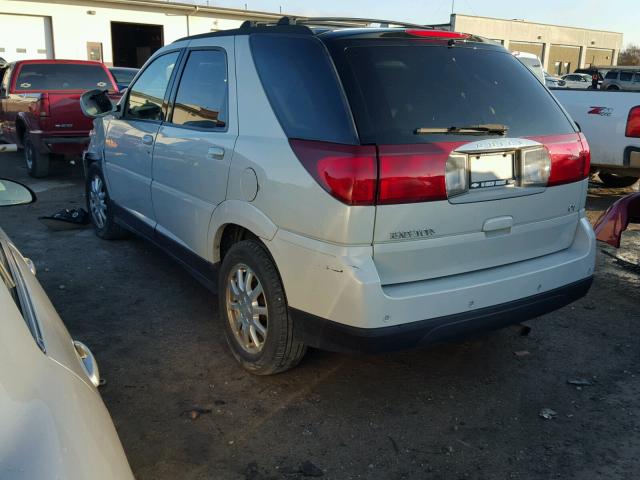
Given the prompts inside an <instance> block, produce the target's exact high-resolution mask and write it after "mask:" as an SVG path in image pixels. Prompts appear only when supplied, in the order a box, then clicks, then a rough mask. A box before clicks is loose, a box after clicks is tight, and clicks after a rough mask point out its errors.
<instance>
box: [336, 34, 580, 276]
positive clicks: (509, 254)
mask: <svg viewBox="0 0 640 480" xmlns="http://www.w3.org/2000/svg"><path fill="white" fill-rule="evenodd" d="M425 34H426V35H428V33H427V32H425ZM331 50H332V53H333V56H334V59H335V60H336V64H337V68H338V71H339V72H340V75H341V77H342V80H343V84H344V86H345V90H346V93H347V97H348V98H349V102H350V104H351V108H352V111H353V113H354V117H355V121H356V124H357V127H358V132H359V135H360V140H361V142H362V143H364V144H375V145H376V146H377V149H378V163H379V172H378V175H379V186H378V198H377V207H376V220H375V230H374V238H373V247H374V261H375V263H376V266H377V268H378V272H379V274H380V278H381V280H382V283H383V284H393V283H400V282H411V281H418V280H425V279H431V278H439V277H445V276H450V275H456V274H459V273H466V272H470V271H474V270H480V269H487V268H491V267H496V266H499V265H504V264H508V263H512V262H518V261H522V260H526V259H529V258H533V257H538V256H542V255H546V254H549V253H552V252H556V251H559V250H562V249H565V248H567V247H569V245H571V243H572V241H573V238H574V234H575V230H576V226H577V222H578V217H579V214H578V210H579V209H580V208H581V207H580V205H581V203H582V199H583V197H584V193H583V183H584V182H580V181H579V180H582V179H583V178H584V165H585V164H584V158H581V157H580V155H581V151H582V145H581V142H580V137H579V136H578V134H577V133H576V131H575V129H574V127H573V124H572V123H571V122H570V120H569V119H568V118H567V117H566V116H565V115H564V113H563V112H562V110H561V109H560V107H559V106H558V104H557V103H556V102H555V101H554V99H553V97H552V96H551V94H550V93H549V92H548V91H547V90H546V89H545V88H544V87H543V86H542V85H540V83H539V82H538V81H537V80H536V78H535V77H534V75H533V74H532V73H531V72H530V71H529V70H528V69H527V68H526V67H525V66H524V65H522V64H521V63H520V62H518V61H517V60H516V59H514V58H513V56H512V55H510V54H509V53H508V52H507V51H505V50H503V49H498V48H495V47H493V46H487V45H484V44H482V43H480V42H478V43H474V44H472V45H467V44H465V43H463V42H458V43H457V44H449V43H448V42H447V41H446V40H445V41H442V39H439V40H437V41H429V40H427V39H426V38H425V37H421V38H416V39H406V40H397V39H395V40H386V39H376V40H372V39H362V40H343V41H341V42H337V43H336V44H333V45H332V46H331ZM482 125H485V126H489V127H491V126H494V128H497V129H498V132H496V133H495V134H487V133H482V132H474V131H472V130H471V131H469V132H468V133H465V134H462V133H461V134H450V133H445V132H446V130H447V129H449V128H450V127H454V126H455V127H474V126H482ZM500 126H504V127H505V128H506V132H505V133H504V134H500V132H499V128H498V127H500ZM529 151H531V152H532V153H531V156H529V154H528V153H527V154H525V152H529ZM536 152H537V153H536ZM545 152H550V153H551V157H553V158H555V160H554V162H555V161H557V162H558V164H557V165H555V163H554V165H552V166H551V178H550V179H549V182H550V184H551V183H556V184H558V186H553V187H549V186H547V182H546V178H544V176H545V175H548V174H549V170H548V165H549V163H550V162H551V160H550V159H549V158H548V157H549V156H548V155H547V160H548V161H547V163H546V164H545V160H544V155H546V153H545ZM525 155H526V159H527V160H526V161H525ZM538 160H540V162H538ZM533 165H538V166H540V165H542V167H540V168H539V169H538V170H535V168H538V167H533V169H531V168H532V167H531V166H533ZM545 165H547V166H546V167H545ZM545 168H546V170H545ZM525 171H526V172H527V173H526V175H525V173H524V172H525ZM531 175H532V176H531ZM530 176H531V177H530ZM536 176H537V177H540V178H537V177H536ZM534 177H535V178H534ZM525 178H528V179H529V180H527V181H526V182H525ZM560 184H562V185H560ZM455 189H458V190H455Z"/></svg>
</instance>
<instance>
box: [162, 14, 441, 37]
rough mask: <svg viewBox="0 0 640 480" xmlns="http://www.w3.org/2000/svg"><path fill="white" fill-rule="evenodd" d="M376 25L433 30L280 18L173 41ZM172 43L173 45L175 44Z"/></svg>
mask: <svg viewBox="0 0 640 480" xmlns="http://www.w3.org/2000/svg"><path fill="white" fill-rule="evenodd" d="M372 23H377V24H379V25H380V27H381V28H390V26H391V25H393V26H394V27H396V26H397V27H400V28H416V29H421V30H426V29H428V30H434V29H435V28H434V26H433V25H418V24H416V23H407V22H400V21H396V20H380V19H377V18H350V17H281V18H280V19H278V20H277V21H273V20H272V21H270V20H245V21H244V22H242V24H241V25H240V26H239V27H238V28H235V29H231V30H220V31H218V32H208V33H201V34H198V35H190V36H188V37H183V38H179V39H177V40H175V42H179V41H181V40H186V39H189V40H193V39H195V38H209V37H221V36H227V35H238V34H241V35H242V34H248V33H258V32H260V33H285V32H289V33H296V34H306V35H314V34H317V33H320V32H324V31H327V30H331V29H332V28H368V27H371V25H370V24H372ZM175 42H174V43H175Z"/></svg>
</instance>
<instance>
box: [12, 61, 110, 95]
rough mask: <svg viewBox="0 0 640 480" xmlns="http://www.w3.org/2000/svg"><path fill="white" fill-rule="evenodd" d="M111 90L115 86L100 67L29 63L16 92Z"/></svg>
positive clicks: (18, 79)
mask: <svg viewBox="0 0 640 480" xmlns="http://www.w3.org/2000/svg"><path fill="white" fill-rule="evenodd" d="M94 88H101V89H111V90H113V88H114V87H113V84H112V83H111V80H110V79H109V77H108V76H107V72H105V70H104V68H102V67H101V66H100V65H74V64H71V63H27V64H23V65H22V67H21V68H20V73H19V74H18V78H17V80H16V91H18V92H20V91H29V90H37V91H43V90H44V91H46V90H92V89H94Z"/></svg>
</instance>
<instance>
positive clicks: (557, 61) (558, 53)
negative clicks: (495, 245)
mask: <svg viewBox="0 0 640 480" xmlns="http://www.w3.org/2000/svg"><path fill="white" fill-rule="evenodd" d="M548 63H549V69H548V70H547V71H548V72H549V73H552V74H556V75H565V74H567V73H572V72H573V71H575V70H576V69H577V68H579V66H580V67H581V65H580V47H570V46H566V45H551V49H550V50H549V60H548Z"/></svg>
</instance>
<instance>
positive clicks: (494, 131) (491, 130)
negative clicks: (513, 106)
mask: <svg viewBox="0 0 640 480" xmlns="http://www.w3.org/2000/svg"><path fill="white" fill-rule="evenodd" d="M507 130H509V127H507V126H506V125H500V124H499V123H484V124H481V125H471V126H469V127H435V128H426V127H425V128H416V130H415V132H414V133H415V134H416V135H431V134H438V133H440V134H451V135H504V134H506V133H507Z"/></svg>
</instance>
